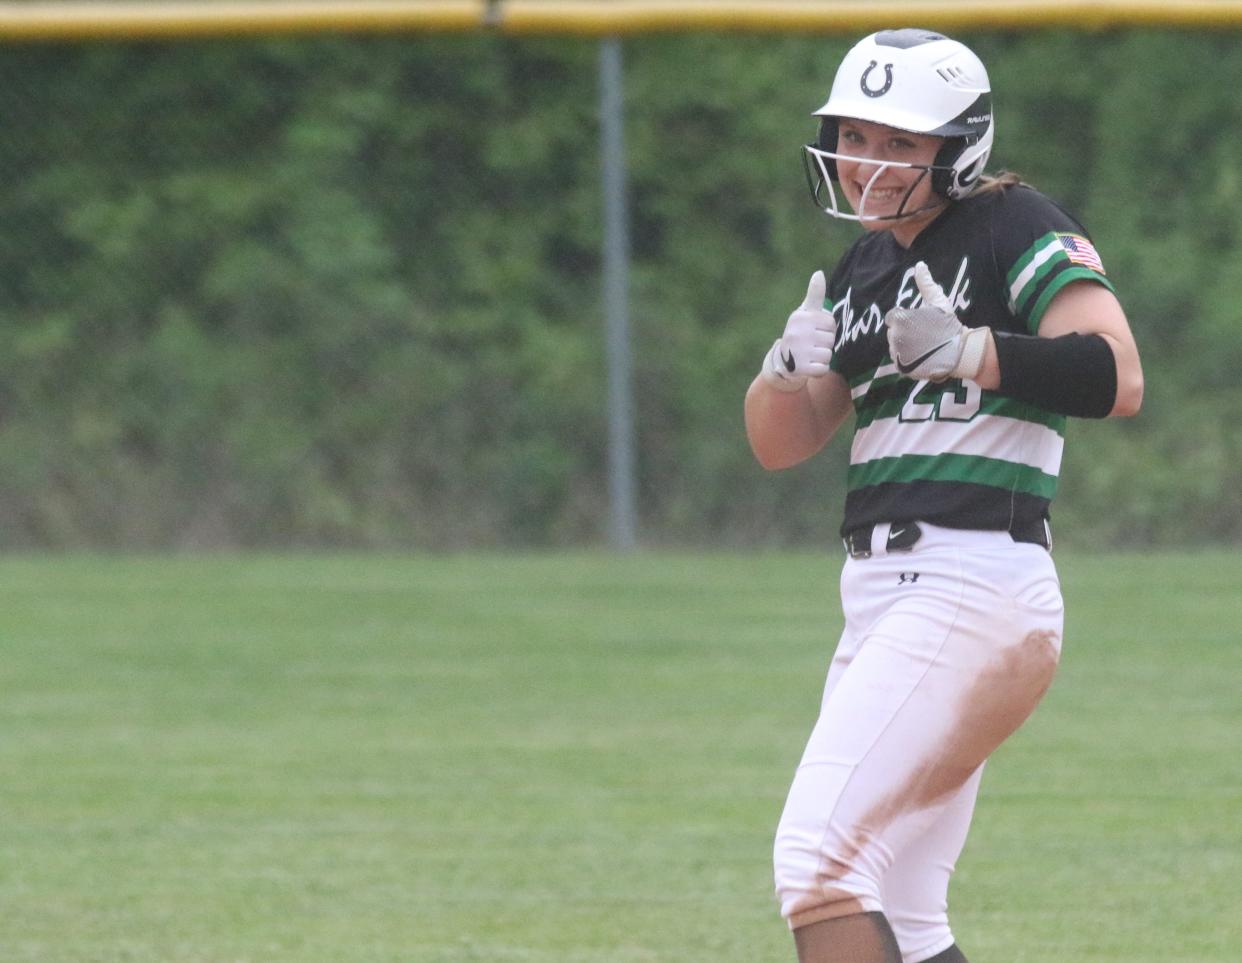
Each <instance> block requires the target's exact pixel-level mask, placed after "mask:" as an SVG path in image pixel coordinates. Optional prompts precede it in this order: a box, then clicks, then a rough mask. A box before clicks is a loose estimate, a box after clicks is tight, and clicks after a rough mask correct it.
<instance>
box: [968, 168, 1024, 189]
mask: <svg viewBox="0 0 1242 963" xmlns="http://www.w3.org/2000/svg"><path fill="white" fill-rule="evenodd" d="M1019 184H1026V186H1027V187H1030V186H1031V185H1030V184H1027V183H1026V181H1024V180H1023V179H1022V175H1021V174H1015V173H1014V172H1013V171H1001V172H1000V173H999V174H984V175H982V176H981V177H980V178H979V186H978V187H976V188H975V189H974V190H973V191H971V193H972V194H990V193H993V192H995V191H1004V190H1008V189H1009V188H1011V187H1017V186H1018V185H1019Z"/></svg>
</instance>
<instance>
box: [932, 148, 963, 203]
mask: <svg viewBox="0 0 1242 963" xmlns="http://www.w3.org/2000/svg"><path fill="white" fill-rule="evenodd" d="M965 149H966V138H965V137H949V138H947V139H946V140H945V142H944V143H943V144H941V145H940V150H938V151H936V157H935V159H934V160H933V161H932V165H933V170H932V179H931V186H932V190H933V191H935V192H936V193H937V194H939V195H940V196H941V197H949V198H952V197H956V196H957V192H956V191H955V190H954V187H955V184H954V182H955V181H956V180H957V174H958V171H957V166H956V165H957V159H958V158H959V157H961V156H962V152H963V151H964V150H965Z"/></svg>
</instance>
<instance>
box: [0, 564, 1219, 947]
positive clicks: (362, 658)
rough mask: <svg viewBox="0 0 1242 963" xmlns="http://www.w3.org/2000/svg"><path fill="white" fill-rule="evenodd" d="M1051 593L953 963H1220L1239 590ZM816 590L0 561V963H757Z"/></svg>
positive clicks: (727, 571) (830, 608)
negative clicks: (1051, 609)
mask: <svg viewBox="0 0 1242 963" xmlns="http://www.w3.org/2000/svg"><path fill="white" fill-rule="evenodd" d="M1058 558H1059V563H1060V567H1061V573H1062V577H1063V580H1064V582H1065V586H1066V595H1067V600H1068V603H1069V616H1068V623H1067V638H1066V643H1065V656H1064V659H1063V662H1062V668H1061V673H1060V675H1059V677H1058V680H1057V682H1056V684H1055V685H1054V687H1053V690H1052V692H1051V693H1050V695H1049V697H1048V698H1047V700H1046V701H1045V703H1044V705H1043V706H1042V707H1041V708H1040V710H1039V712H1038V713H1037V714H1036V715H1035V717H1034V718H1033V719H1032V720H1031V722H1030V723H1029V724H1028V725H1027V727H1026V728H1025V729H1023V730H1022V731H1021V732H1020V733H1019V734H1018V735H1017V736H1016V737H1015V738H1014V739H1013V740H1011V742H1010V743H1009V744H1007V745H1006V746H1005V747H1003V748H1002V750H1001V751H1000V752H999V753H998V754H997V755H996V756H995V757H994V759H993V761H992V763H991V765H990V767H989V773H988V777H987V778H986V779H985V782H984V789H983V795H982V799H981V803H980V807H979V810H978V815H977V818H976V823H975V828H974V832H973V834H972V837H971V841H970V842H969V844H968V846H967V850H966V854H965V856H964V857H963V860H962V863H961V866H960V869H959V873H958V876H957V881H956V883H955V889H954V892H953V901H954V913H955V919H956V929H957V932H958V936H959V939H960V941H961V943H962V945H963V947H964V948H965V949H966V950H967V952H968V953H969V954H970V957H971V960H972V963H1025V961H1049V963H1079V961H1116V963H1122V961H1124V963H1136V961H1152V963H1156V961H1160V963H1168V961H1184V963H1191V961H1196V963H1199V961H1203V963H1206V961H1212V963H1226V961H1227V963H1236V961H1237V960H1238V959H1239V958H1242V896H1240V894H1242V884H1240V883H1239V881H1240V880H1242V761H1240V760H1242V699H1240V698H1239V682H1240V681H1242V671H1240V670H1242V647H1240V645H1239V641H1240V639H1239V636H1240V635H1242V629H1239V626H1240V625H1242V556H1240V555H1233V554H1225V553H1223V552H1217V553H1210V554H1209V553H1203V554H1180V555H1174V554H1160V555H1150V556H1121V557H1088V556H1082V555H1077V554H1071V553H1068V552H1065V553H1058ZM838 568H839V562H838V560H837V558H836V557H835V555H833V556H829V557H826V558H825V557H819V556H813V555H809V554H807V555H785V554H767V555H760V554H757V555H752V556H740V555H721V556H668V555H654V556H635V557H626V558H611V557H607V556H603V555H564V556H562V555H546V556H500V555H496V556H485V557H468V556H461V557H457V556H451V557H442V558H431V557H417V558H379V557H332V556H323V557H314V556H308V557H288V558H259V557H236V558H235V557H204V558H161V559H128V558H123V559H99V558H68V559H58V558H9V559H4V560H0V680H2V683H0V716H2V718H0V960H3V961H6V963H13V961H39V963H60V961H70V963H76V961H135V963H139V961H141V963H148V961H159V963H180V961H202V963H208V961H210V963H226V961H229V963H233V961H251V963H260V961H298V963H317V961H333V963H335V961H342V963H345V961H348V963H363V961H405V960H411V961H427V963H464V961H531V963H576V961H584V963H585V961H592V963H605V961H607V963H639V961H661V963H698V961H704V963H706V961H711V963H769V961H771V963H780V961H784V963H791V961H792V952H791V942H790V939H789V936H788V934H787V932H786V931H785V929H784V927H783V924H782V923H781V921H780V919H779V917H778V914H777V911H776V906H775V901H774V898H773V896H772V894H771V869H770V855H769V854H770V846H771V834H772V830H773V828H774V825H775V821H776V818H777V816H778V814H779V810H780V806H781V803H782V801H783V797H784V792H785V789H786V786H787V783H788V780H789V777H790V774H791V772H792V768H793V766H794V764H795V763H796V760H797V757H798V754H799V752H800V750H801V747H802V741H803V739H804V738H805V736H806V734H807V732H808V731H809V727H810V725H811V723H812V721H813V718H814V713H815V710H816V706H817V701H818V696H819V689H820V686H821V684H822V677H823V672H824V668H825V665H826V662H827V659H828V657H829V654H830V651H831V647H832V644H833V642H834V641H835V637H836V633H837V630H838V626H839V615H838V606H837V590H836V577H837V572H838ZM807 599H814V600H815V601H814V604H812V605H808V604H807Z"/></svg>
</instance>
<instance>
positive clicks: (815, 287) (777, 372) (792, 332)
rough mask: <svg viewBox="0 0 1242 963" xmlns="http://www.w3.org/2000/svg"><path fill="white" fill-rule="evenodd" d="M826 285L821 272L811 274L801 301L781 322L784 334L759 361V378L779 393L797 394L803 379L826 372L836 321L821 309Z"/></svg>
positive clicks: (803, 381)
mask: <svg viewBox="0 0 1242 963" xmlns="http://www.w3.org/2000/svg"><path fill="white" fill-rule="evenodd" d="M827 286H828V282H827V281H826V280H825V279H824V272H823V271H816V272H815V273H814V274H812V275H811V283H810V284H808V285H807V289H806V298H804V299H803V301H802V304H800V305H799V306H798V307H797V308H796V309H795V310H794V312H793V313H792V314H791V315H790V316H789V320H788V321H787V322H785V333H784V334H783V335H781V337H780V338H778V339H777V340H776V343H775V344H773V345H772V347H771V349H770V350H769V351H768V355H767V357H766V358H764V360H763V371H762V375H763V379H764V380H765V381H766V382H767V383H768V384H770V385H772V386H773V387H774V388H777V389H779V390H780V391H797V390H799V389H800V388H802V386H803V385H805V384H806V379H807V378H820V377H823V376H824V375H825V374H827V373H828V363H829V362H830V361H832V347H833V344H834V343H835V342H836V338H837V320H836V318H834V317H833V316H832V312H830V311H825V310H824V295H825V293H826V290H827Z"/></svg>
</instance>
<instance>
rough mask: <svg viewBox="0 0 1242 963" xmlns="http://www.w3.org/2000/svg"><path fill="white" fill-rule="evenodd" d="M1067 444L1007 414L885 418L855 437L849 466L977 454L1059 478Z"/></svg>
mask: <svg viewBox="0 0 1242 963" xmlns="http://www.w3.org/2000/svg"><path fill="white" fill-rule="evenodd" d="M1064 448H1065V439H1064V438H1062V437H1061V436H1060V435H1059V434H1057V433H1056V432H1055V431H1053V430H1052V429H1051V428H1046V427H1044V426H1043V425H1040V424H1036V423H1035V422H1033V421H1020V420H1018V419H1016V418H1006V417H1005V416H1004V415H984V414H980V415H976V416H975V417H974V419H972V420H971V421H967V422H962V421H920V422H906V421H901V420H900V419H898V418H881V419H877V420H876V421H873V422H872V423H871V424H870V425H868V426H867V427H866V428H860V429H859V430H858V431H856V432H855V433H854V444H853V446H852V447H851V448H850V464H851V465H861V464H864V463H866V462H869V461H873V460H875V459H877V458H897V457H900V456H901V455H943V454H945V453H946V452H952V453H953V454H955V455H977V456H980V457H982V458H997V459H1001V460H1003V461H1008V462H1015V463H1017V464H1019V465H1029V466H1030V467H1032V468H1038V469H1039V470H1040V471H1042V472H1043V473H1044V474H1046V475H1052V476H1054V477H1055V476H1056V475H1057V474H1058V473H1059V472H1060V470H1061V453H1062V451H1063V449H1064Z"/></svg>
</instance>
